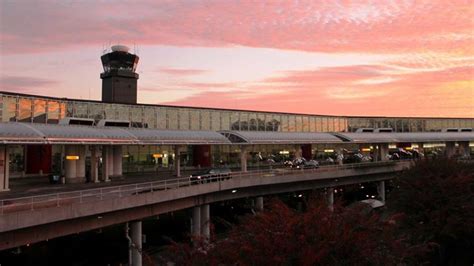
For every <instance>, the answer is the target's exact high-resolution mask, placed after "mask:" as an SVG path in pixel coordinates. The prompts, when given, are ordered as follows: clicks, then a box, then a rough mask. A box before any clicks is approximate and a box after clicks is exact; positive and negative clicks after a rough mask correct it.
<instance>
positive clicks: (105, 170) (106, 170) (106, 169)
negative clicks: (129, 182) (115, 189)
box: [101, 146, 112, 182]
mask: <svg viewBox="0 0 474 266" xmlns="http://www.w3.org/2000/svg"><path fill="white" fill-rule="evenodd" d="M109 154H110V147H109V146H102V177H101V180H102V181H103V182H109V181H110V164H111V163H112V162H111V161H110V156H109Z"/></svg>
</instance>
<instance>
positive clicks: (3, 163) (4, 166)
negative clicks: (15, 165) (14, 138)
mask: <svg viewBox="0 0 474 266" xmlns="http://www.w3.org/2000/svg"><path fill="white" fill-rule="evenodd" d="M9 181H10V154H9V152H8V146H7V145H0V192H1V191H8V190H10V185H9Z"/></svg>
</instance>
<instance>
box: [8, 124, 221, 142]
mask: <svg viewBox="0 0 474 266" xmlns="http://www.w3.org/2000/svg"><path fill="white" fill-rule="evenodd" d="M0 143H5V144H6V143H9V144H28V143H32V144H34V143H36V144H74V143H82V144H136V145H143V144H177V145H180V144H230V141H229V140H227V139H226V138H225V137H224V136H222V135H221V134H219V133H217V132H214V131H185V130H181V131H178V130H159V129H137V128H118V127H94V126H77V125H47V124H35V123H17V122H11V123H0Z"/></svg>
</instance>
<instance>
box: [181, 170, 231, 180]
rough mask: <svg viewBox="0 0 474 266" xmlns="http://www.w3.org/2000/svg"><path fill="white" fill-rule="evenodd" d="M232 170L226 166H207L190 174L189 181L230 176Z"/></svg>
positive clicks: (221, 178) (227, 177)
mask: <svg viewBox="0 0 474 266" xmlns="http://www.w3.org/2000/svg"><path fill="white" fill-rule="evenodd" d="M231 173H232V171H231V170H230V168H228V167H219V168H209V169H206V170H204V171H201V172H198V173H195V174H192V175H190V176H189V177H190V178H191V183H193V184H197V183H205V182H210V181H218V180H224V179H230V178H231Z"/></svg>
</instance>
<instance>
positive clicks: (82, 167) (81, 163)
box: [76, 145, 86, 182]
mask: <svg viewBox="0 0 474 266" xmlns="http://www.w3.org/2000/svg"><path fill="white" fill-rule="evenodd" d="M76 152H77V155H78V156H79V160H77V161H76V177H77V179H78V181H79V182H84V180H85V179H86V146H85V145H78V146H76Z"/></svg>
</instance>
